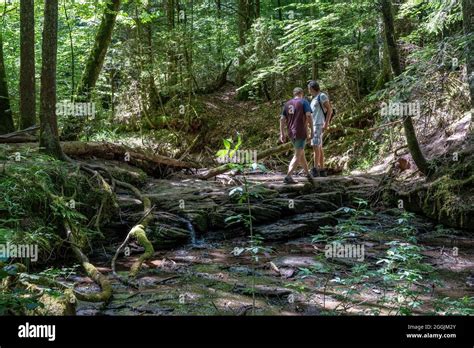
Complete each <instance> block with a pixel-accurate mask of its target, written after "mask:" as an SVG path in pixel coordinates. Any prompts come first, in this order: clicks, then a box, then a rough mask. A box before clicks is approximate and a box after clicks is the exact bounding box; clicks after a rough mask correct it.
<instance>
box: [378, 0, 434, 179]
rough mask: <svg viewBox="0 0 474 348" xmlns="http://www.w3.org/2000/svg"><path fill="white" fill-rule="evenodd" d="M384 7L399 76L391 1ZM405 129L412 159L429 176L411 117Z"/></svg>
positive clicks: (382, 1) (405, 120)
mask: <svg viewBox="0 0 474 348" xmlns="http://www.w3.org/2000/svg"><path fill="white" fill-rule="evenodd" d="M380 4H381V5H382V16H383V21H384V24H385V40H386V42H387V49H388V52H389V57H390V63H391V65H392V70H393V73H394V75H395V77H396V76H399V75H400V74H401V73H402V67H401V64H400V55H399V53H398V48H397V44H396V41H395V27H394V19H393V12H392V2H391V0H380ZM403 128H404V130H405V137H406V139H407V145H408V150H409V151H410V154H411V157H412V158H413V161H414V162H415V164H416V166H417V167H418V169H419V170H420V172H422V173H423V174H425V175H428V174H429V172H430V168H429V165H428V162H427V161H426V159H425V156H424V155H423V153H422V152H421V149H420V145H419V144H418V139H417V138H416V132H415V127H414V126H413V122H412V119H411V116H409V115H407V116H405V117H404V118H403Z"/></svg>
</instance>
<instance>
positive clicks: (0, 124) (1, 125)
mask: <svg viewBox="0 0 474 348" xmlns="http://www.w3.org/2000/svg"><path fill="white" fill-rule="evenodd" d="M14 130H15V126H14V124H13V116H12V109H11V107H10V96H9V95H8V80H7V72H6V71H5V62H4V60H3V35H2V33H1V32H0V134H6V133H11V132H13V131H14Z"/></svg>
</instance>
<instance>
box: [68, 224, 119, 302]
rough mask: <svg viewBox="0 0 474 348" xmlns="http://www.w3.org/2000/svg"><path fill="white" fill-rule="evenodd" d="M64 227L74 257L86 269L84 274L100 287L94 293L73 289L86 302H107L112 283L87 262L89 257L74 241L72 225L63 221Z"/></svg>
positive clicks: (110, 293) (110, 294)
mask: <svg viewBox="0 0 474 348" xmlns="http://www.w3.org/2000/svg"><path fill="white" fill-rule="evenodd" d="M64 227H65V228H66V232H67V236H68V240H69V241H70V243H71V249H72V251H73V252H74V254H75V255H76V258H77V259H78V260H79V262H80V263H81V265H82V267H83V268H84V270H85V271H86V274H87V275H88V276H89V277H90V278H91V279H92V280H93V281H95V282H96V283H97V284H99V285H100V287H101V292H99V293H94V294H81V293H79V292H77V291H75V294H76V296H77V298H78V299H79V300H82V301H87V302H107V301H109V300H110V298H111V297H112V285H111V284H110V282H109V280H108V279H107V277H106V276H104V275H103V274H102V273H100V272H99V271H98V270H97V268H95V266H94V265H93V264H92V263H90V262H89V258H88V257H87V256H86V255H85V254H84V253H83V252H82V251H81V249H79V247H78V246H77V245H76V243H75V239H74V232H73V230H72V226H71V225H69V223H68V222H65V224H64Z"/></svg>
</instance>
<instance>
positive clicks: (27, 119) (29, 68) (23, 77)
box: [20, 0, 36, 129]
mask: <svg viewBox="0 0 474 348" xmlns="http://www.w3.org/2000/svg"><path fill="white" fill-rule="evenodd" d="M20 28H21V29H20V129H25V128H28V127H30V126H33V125H34V124H35V123H36V90H35V89H36V84H35V4H34V0H22V1H20Z"/></svg>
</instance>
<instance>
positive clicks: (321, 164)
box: [319, 146, 324, 169]
mask: <svg viewBox="0 0 474 348" xmlns="http://www.w3.org/2000/svg"><path fill="white" fill-rule="evenodd" d="M319 149H320V150H319V151H320V152H319V153H320V155H319V165H320V167H319V168H320V169H323V168H324V151H323V147H322V146H320V147H319Z"/></svg>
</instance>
